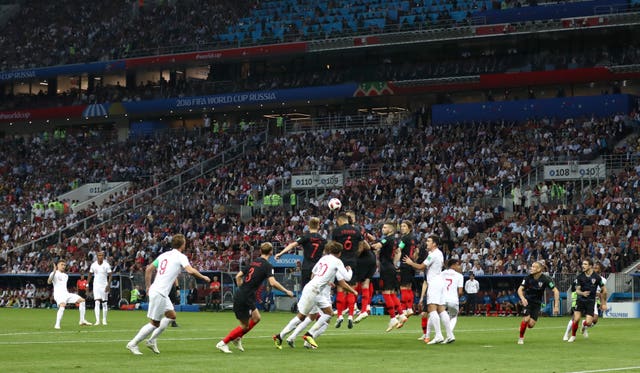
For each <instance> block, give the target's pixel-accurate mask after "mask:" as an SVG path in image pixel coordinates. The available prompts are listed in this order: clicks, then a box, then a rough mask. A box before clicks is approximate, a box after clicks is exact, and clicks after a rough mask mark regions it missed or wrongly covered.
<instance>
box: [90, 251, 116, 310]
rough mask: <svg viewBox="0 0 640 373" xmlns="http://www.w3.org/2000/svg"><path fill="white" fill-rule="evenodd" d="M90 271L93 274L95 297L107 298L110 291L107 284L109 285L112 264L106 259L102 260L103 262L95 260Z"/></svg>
mask: <svg viewBox="0 0 640 373" xmlns="http://www.w3.org/2000/svg"><path fill="white" fill-rule="evenodd" d="M89 272H91V273H92V274H93V276H94V277H93V284H92V285H93V299H99V300H107V299H108V298H109V293H108V292H107V286H109V281H108V280H109V274H110V273H111V265H109V263H108V262H107V261H106V260H103V261H102V264H98V262H97V261H96V262H93V263H92V264H91V268H89Z"/></svg>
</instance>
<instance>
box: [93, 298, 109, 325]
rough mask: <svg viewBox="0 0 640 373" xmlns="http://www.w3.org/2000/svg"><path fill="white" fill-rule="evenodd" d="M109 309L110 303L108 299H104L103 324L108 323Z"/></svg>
mask: <svg viewBox="0 0 640 373" xmlns="http://www.w3.org/2000/svg"><path fill="white" fill-rule="evenodd" d="M108 310H109V303H108V302H107V301H104V302H103V303H102V323H103V324H106V323H107V311H108ZM96 320H97V319H96Z"/></svg>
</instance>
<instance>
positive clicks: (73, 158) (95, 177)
mask: <svg viewBox="0 0 640 373" xmlns="http://www.w3.org/2000/svg"><path fill="white" fill-rule="evenodd" d="M224 128H225V129H226V130H227V131H226V132H218V133H213V132H208V133H207V134H206V135H199V132H193V133H189V132H188V131H185V132H182V133H180V132H168V133H163V134H158V135H157V136H155V137H153V138H130V139H128V140H127V141H118V140H117V139H116V138H115V136H114V134H113V133H110V132H97V131H96V132H84V131H83V132H78V133H69V134H65V133H64V132H60V131H56V133H61V135H58V136H53V135H51V134H41V135H38V136H33V137H30V138H24V137H20V138H6V139H3V140H2V141H0V154H2V157H1V158H2V159H1V160H0V195H2V200H1V201H0V211H1V212H2V213H1V214H0V221H1V222H2V228H1V232H2V236H3V240H2V243H1V246H2V250H7V249H8V248H12V247H16V246H19V245H20V244H23V243H26V242H29V241H31V240H35V239H38V238H40V237H43V236H46V235H47V234H49V233H51V232H54V231H56V230H58V229H61V228H63V227H69V226H73V225H74V224H76V223H77V222H78V221H80V220H82V219H83V218H85V217H87V216H91V215H94V214H96V213H98V212H101V211H102V212H104V211H105V210H108V209H109V208H110V207H111V206H113V205H116V204H117V203H118V202H119V201H122V200H124V199H125V198H127V197H129V196H131V195H133V194H134V193H137V192H139V191H141V190H145V189H147V188H148V187H150V186H152V185H156V184H157V183H159V182H161V181H164V180H166V179H168V178H169V177H170V176H173V175H176V174H179V173H180V172H183V171H185V170H187V169H189V168H190V167H192V166H193V165H195V164H198V163H200V162H202V161H204V160H207V159H210V158H213V157H214V156H215V155H217V154H220V153H222V152H223V151H224V150H225V149H227V148H229V147H231V146H233V145H234V144H238V143H239V139H240V138H246V139H248V140H247V141H248V142H251V141H259V139H258V138H255V137H251V136H249V133H248V132H241V131H240V129H239V128H237V127H236V126H234V127H230V126H224ZM249 130H254V131H256V130H258V128H251V129H247V131H249ZM245 136H246V137H245ZM254 146H255V144H254ZM105 180H108V181H110V182H117V181H129V182H131V183H132V187H131V188H129V190H128V191H126V192H122V193H119V194H112V195H111V197H110V199H109V200H108V201H107V202H106V203H105V204H104V205H103V206H96V205H95V204H94V205H89V206H88V207H87V208H85V209H83V210H80V211H70V212H69V213H61V212H60V211H55V206H54V205H53V203H54V202H56V198H57V196H59V195H61V194H63V193H65V192H68V191H70V190H71V189H73V188H74V187H77V186H78V185H81V184H85V183H99V182H102V181H105ZM60 202H63V201H60ZM64 202H67V203H72V202H73V201H64ZM38 206H40V207H38ZM27 268H28V267H27Z"/></svg>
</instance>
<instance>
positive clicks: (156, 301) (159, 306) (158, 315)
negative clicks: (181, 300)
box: [147, 291, 174, 321]
mask: <svg viewBox="0 0 640 373" xmlns="http://www.w3.org/2000/svg"><path fill="white" fill-rule="evenodd" d="M173 309H174V308H173V303H171V299H169V297H168V296H164V295H162V294H160V293H158V292H156V291H152V292H149V310H148V311H147V317H148V318H150V319H151V320H155V321H160V320H162V317H164V313H165V312H167V311H173Z"/></svg>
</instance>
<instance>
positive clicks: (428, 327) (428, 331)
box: [427, 320, 431, 338]
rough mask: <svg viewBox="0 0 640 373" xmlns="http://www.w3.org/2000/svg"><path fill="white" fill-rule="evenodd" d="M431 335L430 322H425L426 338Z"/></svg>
mask: <svg viewBox="0 0 640 373" xmlns="http://www.w3.org/2000/svg"><path fill="white" fill-rule="evenodd" d="M430 335H431V321H429V320H427V338H429V336H430Z"/></svg>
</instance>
